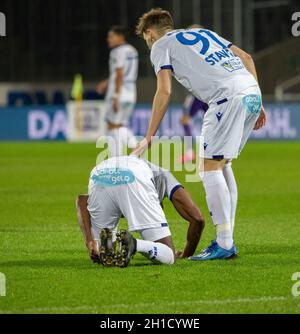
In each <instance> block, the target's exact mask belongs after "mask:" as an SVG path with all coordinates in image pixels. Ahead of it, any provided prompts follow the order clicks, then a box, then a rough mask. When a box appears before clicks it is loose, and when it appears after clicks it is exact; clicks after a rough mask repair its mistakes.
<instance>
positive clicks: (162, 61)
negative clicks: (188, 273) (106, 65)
mask: <svg viewBox="0 0 300 334" xmlns="http://www.w3.org/2000/svg"><path fill="white" fill-rule="evenodd" d="M173 29H174V26H173V19H172V17H171V15H170V13H169V12H167V11H165V10H162V9H152V10H151V11H149V12H148V13H146V14H144V15H143V16H142V17H141V18H140V20H139V23H138V26H137V33H138V34H139V35H140V36H142V37H143V38H144V39H145V41H146V43H147V45H148V46H149V48H150V49H151V61H152V64H153V66H154V70H155V73H156V75H157V91H156V94H155V97H154V101H153V107H152V117H151V120H150V124H149V127H148V131H147V135H146V138H145V139H144V140H143V141H142V142H141V143H140V145H139V147H138V148H137V149H136V150H135V151H134V154H140V153H141V152H143V151H144V150H145V149H146V148H147V147H148V145H149V144H150V143H151V140H152V137H153V136H154V134H155V133H156V131H157V129H158V127H159V124H160V122H161V120H162V118H163V117H164V114H165V113H166V111H167V107H168V103H169V99H170V95H171V77H172V75H173V76H174V77H175V78H176V79H177V80H178V81H179V82H180V83H181V84H182V85H183V86H184V87H185V88H187V89H188V90H189V91H190V92H191V93H192V94H193V95H194V96H195V97H196V98H198V99H199V100H201V101H203V102H206V103H207V104H208V105H209V109H208V111H207V112H206V114H205V116H204V123H203V127H202V135H201V136H202V140H203V142H202V145H201V147H200V160H201V163H200V177H201V178H202V181H203V185H204V188H205V192H206V201H207V206H208V208H209V211H210V214H211V217H212V221H213V223H214V225H215V226H216V234H217V237H216V240H214V241H213V242H212V244H211V245H210V246H209V247H208V248H206V249H205V250H204V251H203V252H202V253H201V254H199V255H198V256H194V257H191V259H192V260H208V259H224V258H230V257H234V256H235V255H236V253H237V251H236V247H235V245H234V242H233V227H234V219H235V211H236V205H237V187H236V182H235V178H234V174H233V171H232V168H231V160H232V159H235V158H237V157H238V155H239V153H240V152H241V150H242V148H243V146H244V145H245V143H246V142H247V140H248V138H249V136H250V133H251V131H252V130H253V129H259V128H260V127H262V126H263V125H264V124H265V121H266V113H265V111H264V108H263V107H262V103H261V92H260V88H259V86H258V82H257V75H256V70H255V65H254V62H253V59H252V57H251V56H250V55H249V54H247V53H246V52H244V51H243V50H241V49H239V48H238V47H237V46H235V45H232V43H230V42H229V41H227V40H225V39H224V38H222V37H220V36H219V35H218V34H216V33H215V32H213V31H210V30H207V29H199V28H196V29H182V30H173Z"/></svg>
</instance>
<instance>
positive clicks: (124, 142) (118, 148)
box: [107, 126, 138, 157]
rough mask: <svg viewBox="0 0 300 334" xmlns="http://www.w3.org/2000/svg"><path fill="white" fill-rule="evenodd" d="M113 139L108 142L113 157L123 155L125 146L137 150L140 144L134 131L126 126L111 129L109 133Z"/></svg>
mask: <svg viewBox="0 0 300 334" xmlns="http://www.w3.org/2000/svg"><path fill="white" fill-rule="evenodd" d="M107 135H108V136H109V137H111V139H110V140H109V141H108V149H109V153H110V156H111V157H115V156H120V155H123V153H124V152H123V149H124V146H128V147H129V148H135V147H136V146H137V144H138V142H137V140H136V138H135V136H134V134H133V133H132V131H131V130H130V129H128V128H126V127H125V126H122V127H120V128H116V129H111V130H109V131H108V132H107Z"/></svg>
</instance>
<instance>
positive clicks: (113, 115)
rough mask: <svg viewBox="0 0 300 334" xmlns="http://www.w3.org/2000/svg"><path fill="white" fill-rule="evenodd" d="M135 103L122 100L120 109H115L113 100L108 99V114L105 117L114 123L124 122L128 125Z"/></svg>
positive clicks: (123, 123)
mask: <svg viewBox="0 0 300 334" xmlns="http://www.w3.org/2000/svg"><path fill="white" fill-rule="evenodd" d="M134 105H135V104H134V103H132V102H122V101H120V103H119V110H118V111H116V112H115V111H114V110H113V107H112V100H108V101H106V114H105V119H106V121H107V122H109V123H112V124H122V125H124V126H127V124H128V121H129V118H130V116H131V115H132V113H133V110H134Z"/></svg>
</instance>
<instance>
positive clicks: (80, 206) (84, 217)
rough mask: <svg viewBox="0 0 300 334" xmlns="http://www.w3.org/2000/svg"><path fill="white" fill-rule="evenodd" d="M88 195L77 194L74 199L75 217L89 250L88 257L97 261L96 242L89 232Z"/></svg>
mask: <svg viewBox="0 0 300 334" xmlns="http://www.w3.org/2000/svg"><path fill="white" fill-rule="evenodd" d="M87 201H88V195H79V196H78V197H77V200H76V208H77V217H78V223H79V226H80V229H81V231H82V234H83V238H84V241H85V245H86V247H87V249H88V251H89V255H90V258H91V259H92V260H93V261H94V262H98V261H99V251H98V248H97V242H96V241H95V240H94V239H93V236H92V232H91V220H90V213H89V211H88V209H87Z"/></svg>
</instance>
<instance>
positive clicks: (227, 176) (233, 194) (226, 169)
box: [223, 162, 238, 233]
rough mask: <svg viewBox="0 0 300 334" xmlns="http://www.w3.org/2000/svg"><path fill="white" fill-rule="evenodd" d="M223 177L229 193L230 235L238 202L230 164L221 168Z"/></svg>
mask: <svg viewBox="0 0 300 334" xmlns="http://www.w3.org/2000/svg"><path fill="white" fill-rule="evenodd" d="M223 175H224V177H225V180H226V183H227V187H228V190H229V193H230V203H231V212H230V224H231V229H232V233H233V232H234V223H235V213H236V206H237V200H238V190H237V185H236V181H235V177H234V174H233V170H232V167H231V162H228V163H227V164H225V166H224V168H223Z"/></svg>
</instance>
